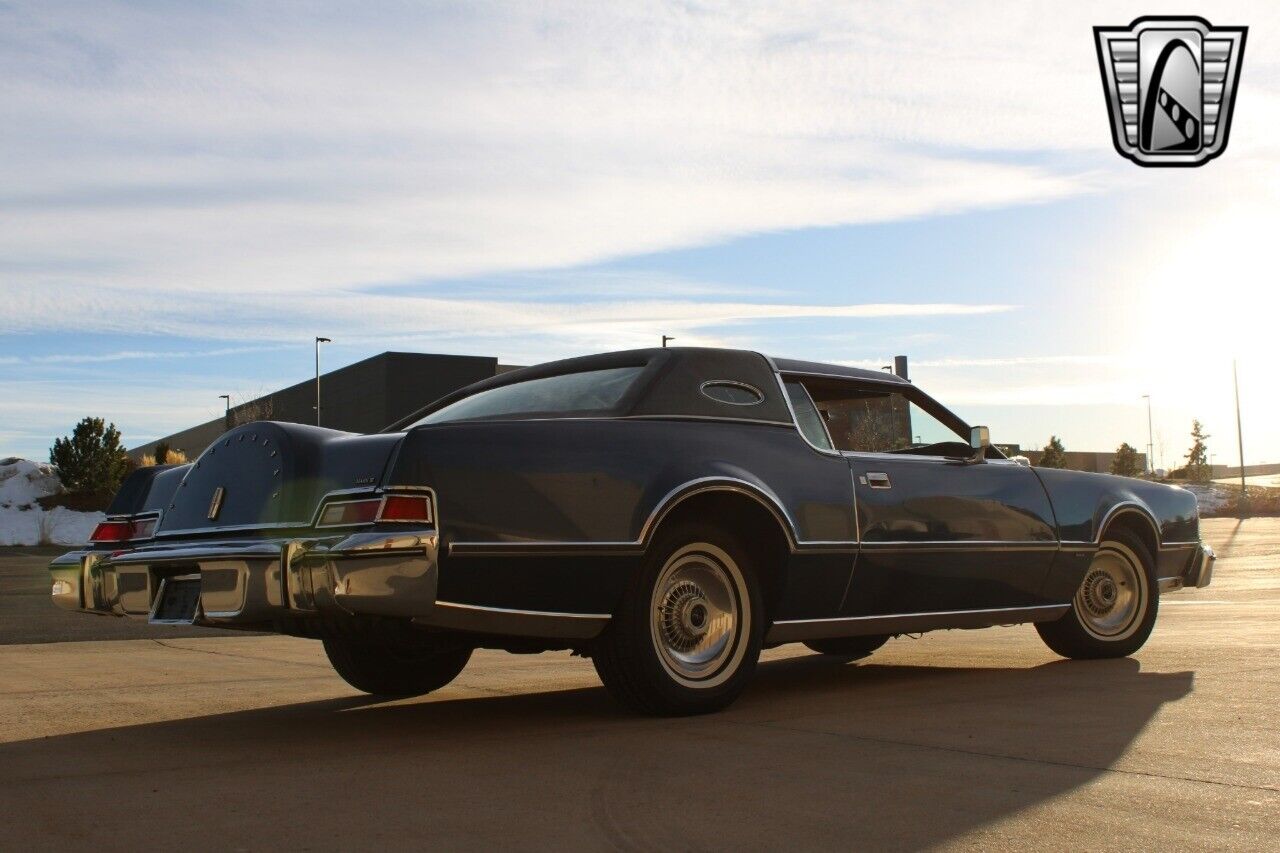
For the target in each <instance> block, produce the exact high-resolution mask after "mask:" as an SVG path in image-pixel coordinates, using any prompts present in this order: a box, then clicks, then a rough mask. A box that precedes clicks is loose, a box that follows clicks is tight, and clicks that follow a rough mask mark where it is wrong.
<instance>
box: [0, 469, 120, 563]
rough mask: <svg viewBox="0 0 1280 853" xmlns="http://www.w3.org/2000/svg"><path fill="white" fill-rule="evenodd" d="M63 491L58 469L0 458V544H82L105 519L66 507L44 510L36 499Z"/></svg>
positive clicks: (100, 515) (98, 515) (96, 513)
mask: <svg viewBox="0 0 1280 853" xmlns="http://www.w3.org/2000/svg"><path fill="white" fill-rule="evenodd" d="M61 491H62V482H61V481H60V480H59V479H58V471H57V469H55V468H54V467H53V466H52V465H49V464H48V463H45V462H32V461H31V460H29V459H18V458H16V457H7V458H5V459H0V545H42V544H52V545H83V544H84V543H85V542H88V541H89V534H91V533H92V532H93V528H94V527H95V526H96V525H97V524H98V522H100V521H102V520H103V519H105V518H106V516H105V515H103V514H102V513H100V512H76V511H75V510H71V509H67V508H66V507H62V506H59V507H54V508H53V509H50V510H46V509H43V508H42V507H41V506H40V504H38V503H36V501H37V500H38V499H39V498H44V497H48V496H49V495H56V494H58V493H59V492H61Z"/></svg>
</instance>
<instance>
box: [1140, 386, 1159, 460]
mask: <svg viewBox="0 0 1280 853" xmlns="http://www.w3.org/2000/svg"><path fill="white" fill-rule="evenodd" d="M1142 399H1144V400H1146V401H1147V473H1148V474H1154V473H1155V470H1156V459H1155V448H1156V445H1155V442H1154V441H1153V440H1152V438H1151V395H1150V394H1143V395H1142Z"/></svg>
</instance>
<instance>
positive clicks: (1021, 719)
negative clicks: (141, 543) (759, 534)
mask: <svg viewBox="0 0 1280 853" xmlns="http://www.w3.org/2000/svg"><path fill="white" fill-rule="evenodd" d="M1204 527H1205V531H1206V534H1207V538H1209V540H1210V541H1211V542H1212V543H1213V544H1214V546H1215V547H1216V548H1217V549H1218V550H1219V553H1220V555H1221V559H1220V560H1219V563H1218V567H1217V573H1216V577H1215V582H1214V585H1213V586H1211V587H1209V588H1208V589H1205V590H1193V591H1186V592H1179V593H1174V594H1171V595H1168V596H1166V597H1165V598H1164V599H1162V602H1161V605H1162V610H1161V616H1160V620H1159V622H1158V623H1157V628H1156V631H1155V633H1154V635H1153V637H1152V639H1151V641H1150V642H1149V643H1148V644H1147V646H1146V647H1145V648H1144V649H1143V650H1142V651H1141V652H1140V653H1139V654H1138V655H1137V656H1136V657H1135V658H1133V659H1129V660H1120V661H1098V662H1074V661H1062V660H1060V659H1057V658H1056V657H1055V656H1054V655H1053V654H1052V653H1050V652H1049V651H1048V649H1046V648H1045V647H1044V646H1043V644H1042V643H1041V642H1040V641H1039V638H1038V637H1037V636H1036V634H1035V632H1034V630H1033V629H1031V628H1030V627H1028V626H1023V627H1013V628H997V629H989V630H985V631H947V632H938V633H935V634H929V635H926V636H924V637H923V638H921V639H918V640H912V639H907V638H901V639H897V640H894V641H891V642H890V643H889V644H888V645H887V646H886V647H885V648H884V649H882V650H881V651H880V652H878V653H877V654H875V655H874V656H873V657H871V658H869V659H868V660H866V661H863V662H859V663H854V664H839V663H834V662H831V661H828V660H826V659H824V658H822V657H820V656H816V655H812V654H809V653H808V652H807V651H806V650H804V649H803V648H802V647H797V646H786V647H783V648H780V649H775V650H772V651H770V652H767V653H766V655H765V661H764V663H762V665H761V668H760V671H759V673H758V675H757V679H756V682H755V684H754V685H753V687H752V688H751V689H749V690H748V692H747V693H746V694H745V695H744V697H743V698H742V699H741V700H740V701H739V702H738V704H736V705H735V706H734V707H733V708H731V709H730V710H729V711H727V712H725V713H721V714H718V715H714V716H709V717H701V718H695V719H679V720H665V719H662V720H654V719H645V718H636V717H631V716H628V715H627V714H625V713H624V712H622V711H621V710H620V709H619V708H618V707H617V706H615V705H614V704H613V703H612V702H611V701H610V700H609V698H608V696H607V695H606V694H605V693H604V691H603V689H602V688H601V687H600V686H599V682H598V681H597V680H596V677H595V673H594V670H593V669H592V667H591V664H590V662H589V661H584V660H581V659H576V658H570V657H569V656H568V655H567V654H547V655H539V656H530V657H519V656H513V655H507V654H504V653H500V652H478V653H477V654H476V656H475V657H474V658H473V660H472V663H471V665H470V666H469V667H468V668H467V670H466V671H465V672H464V673H463V674H462V676H460V678H459V679H458V680H457V681H456V682H455V683H454V684H453V685H450V686H449V687H447V688H445V689H444V690H441V691H439V692H438V693H436V694H433V695H431V696H429V697H425V698H422V699H414V700H406V701H401V702H391V703H387V702H373V701H370V700H369V699H368V698H366V697H363V696H360V695H358V694H356V693H355V692H354V691H352V690H351V689H350V688H348V687H347V686H346V685H345V684H344V683H343V682H342V681H341V680H339V679H338V677H337V676H336V675H334V674H333V673H332V671H331V670H330V668H329V666H328V664H327V662H326V661H325V659H324V656H323V652H322V651H321V649H320V647H319V644H318V643H315V642H312V641H306V640H298V639H291V638H282V637H257V636H248V637H217V638H196V637H191V638H184V639H171V638H166V639H162V640H156V641H151V640H122V641H114V642H75V643H52V644H41V645H30V644H18V645H8V646H0V804H2V805H0V838H3V839H5V842H4V844H5V846H6V847H12V848H13V849H26V848H31V847H53V846H57V847H94V848H95V849H126V848H136V847H138V846H161V845H163V846H178V845H181V846H184V847H195V848H198V849H203V848H213V847H217V848H220V849H263V848H267V847H282V846H286V845H287V846H289V847H296V848H301V849H336V848H350V847H357V846H359V847H366V846H368V847H374V846H377V847H382V848H393V849H402V848H409V847H426V846H428V845H430V846H438V847H445V848H449V849H480V848H492V847H494V846H496V845H502V846H504V847H514V848H518V849H547V848H567V847H573V848H588V849H624V850H657V849H672V848H675V849H712V848H726V847H737V848H743V849H776V848H779V847H784V846H786V847H802V848H841V849H850V848H860V847H875V848H887V849H918V848H922V847H945V848H982V849H1027V848H1031V847H1035V848H1037V849H1063V850H1065V849H1082V848H1091V849H1143V848H1177V849H1224V848H1229V849H1242V850H1243V849H1250V850H1252V849H1265V848H1275V847H1276V846H1277V845H1278V844H1280V729H1278V727H1277V725H1276V723H1275V709H1276V707H1277V705H1278V704H1280V663H1278V662H1277V651H1280V619H1278V618H1277V617H1280V520H1277V519H1256V520H1250V521H1247V522H1244V523H1242V524H1238V523H1237V522H1235V521H1232V520H1226V519H1222V520H1211V521H1208V522H1206V523H1205V525H1204ZM3 559H4V558H3V557H0V561H2V560H3ZM82 618H83V619H86V620H93V621H98V620H95V619H94V617H90V616H84V617H82Z"/></svg>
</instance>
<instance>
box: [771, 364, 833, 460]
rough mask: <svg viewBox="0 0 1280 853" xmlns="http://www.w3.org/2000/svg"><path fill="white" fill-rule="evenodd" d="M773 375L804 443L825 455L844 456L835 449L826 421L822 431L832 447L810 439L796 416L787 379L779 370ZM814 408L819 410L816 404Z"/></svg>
mask: <svg viewBox="0 0 1280 853" xmlns="http://www.w3.org/2000/svg"><path fill="white" fill-rule="evenodd" d="M773 377H774V378H775V379H776V380H778V391H779V393H781V394H782V401H783V402H784V403H786V404H787V411H788V412H789V413H790V414H791V426H792V427H793V428H794V429H795V431H796V432H797V433H799V434H800V438H801V439H802V440H803V441H804V443H805V444H807V445H809V446H810V447H812V448H813V449H814V450H816V451H818V452H819V453H821V454H822V455H823V456H842V454H841V453H840V451H839V450H836V449H835V448H836V443H835V442H834V441H831V432H830V431H829V430H827V425H826V424H825V423H823V424H822V431H823V432H824V433H826V435H827V441H828V442H829V443H830V444H831V449H830V450H827V449H826V448H825V447H819V446H818V445H816V444H814V443H813V442H812V441H810V440H809V436H807V435H805V434H804V430H802V429H800V418H799V417H797V416H796V407H795V406H793V405H791V395H790V394H788V393H787V383H786V380H785V379H783V378H782V374H781V373H778V372H777V371H774V374H773ZM801 387H802V388H803V387H804V386H803V385H801ZM804 393H805V394H808V393H809V389H808V388H805V389H804ZM809 402H811V403H812V402H813V398H812V397H810V398H809ZM814 409H815V410H817V405H816V404H815V405H814ZM818 422H819V423H822V413H821V412H819V413H818Z"/></svg>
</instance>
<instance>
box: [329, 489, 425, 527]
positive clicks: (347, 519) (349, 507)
mask: <svg viewBox="0 0 1280 853" xmlns="http://www.w3.org/2000/svg"><path fill="white" fill-rule="evenodd" d="M375 521H391V522H416V523H420V524H429V523H430V522H431V499H430V498H429V497H427V496H426V495H400V494H391V495H387V496H386V497H379V498H360V499H359V500H351V501H330V502H329V503H327V504H325V505H324V509H323V510H321V512H320V519H319V520H318V521H317V522H316V527H351V526H354V525H357V524H373V523H374V522H375Z"/></svg>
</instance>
